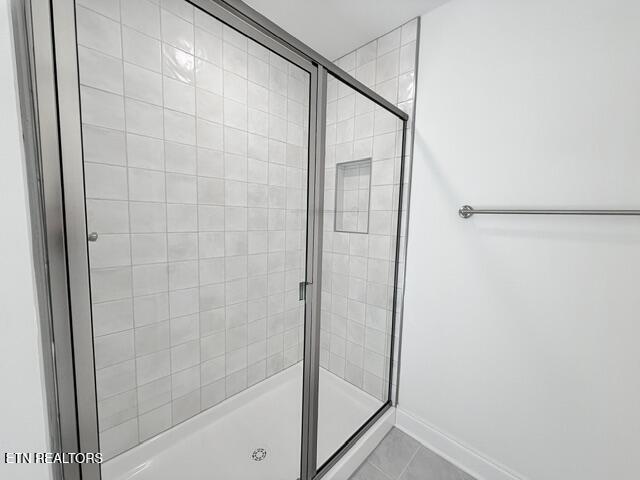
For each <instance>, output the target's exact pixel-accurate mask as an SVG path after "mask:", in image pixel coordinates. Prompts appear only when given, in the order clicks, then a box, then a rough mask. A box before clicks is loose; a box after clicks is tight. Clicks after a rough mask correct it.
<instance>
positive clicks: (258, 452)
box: [251, 448, 267, 462]
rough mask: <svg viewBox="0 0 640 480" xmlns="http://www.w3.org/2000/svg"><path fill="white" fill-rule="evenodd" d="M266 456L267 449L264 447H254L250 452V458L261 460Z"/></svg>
mask: <svg viewBox="0 0 640 480" xmlns="http://www.w3.org/2000/svg"><path fill="white" fill-rule="evenodd" d="M266 457H267V451H266V450H265V449H264V448H256V449H255V450H254V451H253V453H252V454H251V460H255V461H256V462H261V461H262V460H264V459H265V458H266Z"/></svg>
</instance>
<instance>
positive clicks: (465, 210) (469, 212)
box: [458, 205, 640, 218]
mask: <svg viewBox="0 0 640 480" xmlns="http://www.w3.org/2000/svg"><path fill="white" fill-rule="evenodd" d="M458 215H460V216H461V217H462V218H471V217H472V216H474V215H625V216H640V210H531V209H523V210H513V209H485V208H483V209H475V208H473V207H471V206H470V205H464V206H463V207H461V208H460V209H459V210H458Z"/></svg>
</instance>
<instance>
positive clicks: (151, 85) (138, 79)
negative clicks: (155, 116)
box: [124, 63, 162, 105]
mask: <svg viewBox="0 0 640 480" xmlns="http://www.w3.org/2000/svg"><path fill="white" fill-rule="evenodd" d="M124 91H125V95H126V96H127V97H130V98H135V99H136V100H142V101H144V102H148V103H152V104H154V105H162V77H161V75H160V74H159V73H156V72H153V71H151V70H148V69H146V68H142V67H139V66H137V65H134V64H132V63H125V64H124Z"/></svg>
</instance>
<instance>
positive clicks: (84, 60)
mask: <svg viewBox="0 0 640 480" xmlns="http://www.w3.org/2000/svg"><path fill="white" fill-rule="evenodd" d="M78 67H79V74H80V83H81V84H82V85H87V86H89V87H94V88H98V89H101V90H106V91H109V92H112V93H117V94H122V93H123V87H122V61H121V60H119V59H117V58H113V57H110V56H109V55H105V54H103V53H100V52H98V51H97V50H92V49H90V48H85V47H82V46H79V47H78Z"/></svg>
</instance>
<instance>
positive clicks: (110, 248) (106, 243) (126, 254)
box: [89, 234, 131, 268]
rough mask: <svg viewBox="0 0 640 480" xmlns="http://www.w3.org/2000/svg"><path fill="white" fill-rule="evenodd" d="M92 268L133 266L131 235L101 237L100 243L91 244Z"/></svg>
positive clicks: (90, 258)
mask: <svg viewBox="0 0 640 480" xmlns="http://www.w3.org/2000/svg"><path fill="white" fill-rule="evenodd" d="M89 264H90V266H91V268H105V267H120V266H125V265H131V251H130V243H129V235H128V234H125V235H121V234H116V235H112V234H106V235H100V241H98V242H91V243H90V244H89Z"/></svg>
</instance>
